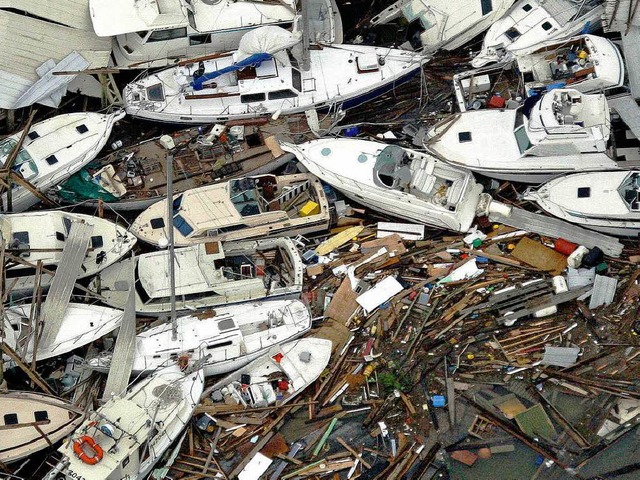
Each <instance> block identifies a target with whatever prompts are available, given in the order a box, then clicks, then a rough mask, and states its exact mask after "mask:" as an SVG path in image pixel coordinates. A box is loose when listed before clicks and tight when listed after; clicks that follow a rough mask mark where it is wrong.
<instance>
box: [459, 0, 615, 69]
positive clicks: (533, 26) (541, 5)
mask: <svg viewBox="0 0 640 480" xmlns="http://www.w3.org/2000/svg"><path fill="white" fill-rule="evenodd" d="M603 13H604V1H603V0H519V1H518V2H516V3H515V4H514V5H513V7H511V9H509V11H508V12H507V13H506V14H505V15H504V16H503V17H502V18H501V19H499V20H498V21H496V22H495V23H494V24H493V25H492V26H491V27H490V28H489V30H488V31H487V33H486V34H485V37H484V40H483V42H482V49H481V50H480V52H479V53H478V54H477V55H476V57H475V58H474V59H473V60H472V61H471V65H473V67H475V68H479V67H482V66H484V65H487V64H489V63H493V62H505V61H507V60H511V59H512V58H513V54H515V53H520V54H526V53H528V52H529V51H531V50H532V49H535V48H537V46H538V45H539V44H540V43H543V42H547V41H549V40H562V39H564V38H568V37H571V36H573V35H577V34H579V33H586V32H584V30H595V29H596V28H597V27H598V26H599V25H600V23H601V16H602V14H603Z"/></svg>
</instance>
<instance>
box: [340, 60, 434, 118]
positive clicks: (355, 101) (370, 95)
mask: <svg viewBox="0 0 640 480" xmlns="http://www.w3.org/2000/svg"><path fill="white" fill-rule="evenodd" d="M421 70H422V67H420V68H416V69H414V70H412V71H411V72H409V73H407V74H406V75H403V76H402V77H400V78H398V79H396V80H394V81H393V82H390V83H387V84H386V85H382V86H381V87H378V88H376V89H374V90H371V91H370V92H367V93H364V94H362V95H359V96H357V97H354V98H351V99H349V100H345V101H344V102H343V103H342V105H341V107H342V109H343V110H348V109H350V108H354V107H357V106H360V105H362V104H363V103H367V102H369V101H371V100H373V99H374V98H377V97H380V96H381V95H384V94H385V93H387V92H390V91H391V90H393V89H394V88H396V87H399V86H400V85H403V84H405V83H407V82H408V81H409V80H411V79H412V78H413V77H415V76H416V75H418V73H420V71H421Z"/></svg>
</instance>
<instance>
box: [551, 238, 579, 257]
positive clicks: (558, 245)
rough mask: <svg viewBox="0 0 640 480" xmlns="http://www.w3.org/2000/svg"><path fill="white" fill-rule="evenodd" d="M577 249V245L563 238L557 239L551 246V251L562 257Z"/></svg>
mask: <svg viewBox="0 0 640 480" xmlns="http://www.w3.org/2000/svg"><path fill="white" fill-rule="evenodd" d="M577 248H578V244H577V243H573V242H570V241H568V240H565V239H564V238H559V239H557V240H556V241H555V243H554V244H553V249H554V250H555V251H556V252H559V253H561V254H563V255H567V256H569V255H571V254H572V253H573V252H575V251H576V249H577Z"/></svg>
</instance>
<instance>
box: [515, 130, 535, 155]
mask: <svg viewBox="0 0 640 480" xmlns="http://www.w3.org/2000/svg"><path fill="white" fill-rule="evenodd" d="M513 133H514V135H515V136H516V142H517V143H518V148H519V149H520V153H524V152H526V151H527V150H529V148H531V142H530V141H529V136H528V135H527V131H526V130H525V128H524V126H522V127H518V128H516V130H515V131H514V132H513Z"/></svg>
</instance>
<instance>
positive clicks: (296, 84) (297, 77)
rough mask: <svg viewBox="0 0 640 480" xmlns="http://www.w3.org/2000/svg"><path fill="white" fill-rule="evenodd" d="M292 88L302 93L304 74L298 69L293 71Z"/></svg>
mask: <svg viewBox="0 0 640 480" xmlns="http://www.w3.org/2000/svg"><path fill="white" fill-rule="evenodd" d="M291 86H292V87H293V88H295V89H296V90H297V91H299V92H301V91H302V74H301V73H300V70H298V69H296V68H292V69H291Z"/></svg>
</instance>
